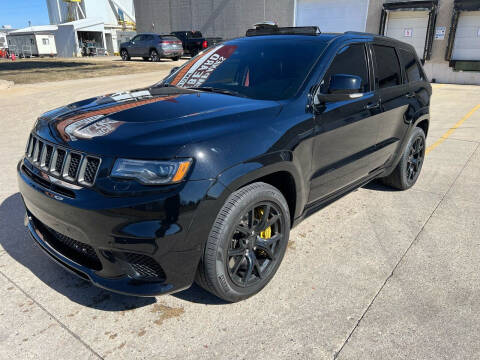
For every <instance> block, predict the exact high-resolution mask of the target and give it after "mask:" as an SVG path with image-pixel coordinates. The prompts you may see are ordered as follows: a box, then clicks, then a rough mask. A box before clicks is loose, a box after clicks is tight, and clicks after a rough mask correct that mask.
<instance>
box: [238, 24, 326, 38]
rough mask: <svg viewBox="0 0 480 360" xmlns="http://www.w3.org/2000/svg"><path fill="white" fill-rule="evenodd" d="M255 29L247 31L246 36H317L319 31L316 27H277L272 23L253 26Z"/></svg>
mask: <svg viewBox="0 0 480 360" xmlns="http://www.w3.org/2000/svg"><path fill="white" fill-rule="evenodd" d="M254 26H255V29H248V30H247V33H246V36H261V35H311V36H315V35H319V34H320V33H321V32H320V29H319V28H318V26H291V27H279V26H278V25H277V24H275V23H273V22H263V23H258V24H255V25H254Z"/></svg>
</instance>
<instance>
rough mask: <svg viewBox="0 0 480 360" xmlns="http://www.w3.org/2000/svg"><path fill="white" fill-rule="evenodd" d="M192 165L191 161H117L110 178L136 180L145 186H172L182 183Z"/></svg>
mask: <svg viewBox="0 0 480 360" xmlns="http://www.w3.org/2000/svg"><path fill="white" fill-rule="evenodd" d="M191 164H192V160H191V159H179V160H172V161H151V160H130V159H117V161H116V162H115V165H114V166H113V170H112V174H111V175H112V176H113V177H117V178H125V179H136V180H138V181H140V182H141V183H142V184H145V185H159V184H173V183H177V182H179V181H182V180H183V179H184V178H185V175H186V174H187V172H188V169H189V168H190V165H191Z"/></svg>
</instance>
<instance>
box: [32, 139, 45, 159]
mask: <svg viewBox="0 0 480 360" xmlns="http://www.w3.org/2000/svg"><path fill="white" fill-rule="evenodd" d="M42 151H43V142H42V141H39V140H37V145H36V150H35V155H34V156H33V161H34V162H36V163H39V162H40V158H41V157H42Z"/></svg>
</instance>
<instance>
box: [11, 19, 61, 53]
mask: <svg viewBox="0 0 480 360" xmlns="http://www.w3.org/2000/svg"><path fill="white" fill-rule="evenodd" d="M56 28H57V27H56V26H55V29H54V30H55V31H56ZM7 43H8V47H9V48H11V49H14V50H15V53H16V55H17V56H19V57H32V56H38V57H43V56H56V55H57V47H56V44H55V35H54V31H53V28H52V30H50V27H46V26H42V27H34V26H32V27H30V28H25V29H20V30H15V31H12V32H10V33H8V34H7Z"/></svg>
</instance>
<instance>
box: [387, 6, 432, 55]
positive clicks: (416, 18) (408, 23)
mask: <svg viewBox="0 0 480 360" xmlns="http://www.w3.org/2000/svg"><path fill="white" fill-rule="evenodd" d="M428 14H429V13H428V11H390V12H389V13H388V19H387V27H386V31H385V35H386V36H389V37H392V38H394V39H398V40H400V41H403V42H406V43H408V44H410V45H412V46H413V47H414V48H415V50H416V51H417V55H418V57H419V58H422V57H423V52H424V50H425V41H426V40H427V29H428Z"/></svg>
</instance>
